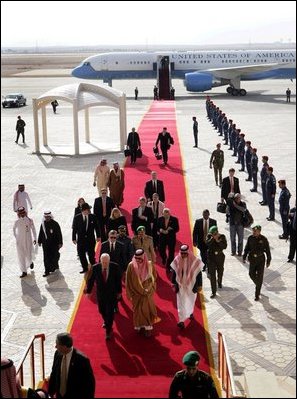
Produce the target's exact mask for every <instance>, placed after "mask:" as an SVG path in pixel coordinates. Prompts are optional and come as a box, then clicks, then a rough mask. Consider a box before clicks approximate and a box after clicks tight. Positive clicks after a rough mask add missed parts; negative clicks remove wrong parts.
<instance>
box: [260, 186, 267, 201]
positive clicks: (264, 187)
mask: <svg viewBox="0 0 297 399" xmlns="http://www.w3.org/2000/svg"><path fill="white" fill-rule="evenodd" d="M261 187H262V196H263V202H265V204H267V192H266V181H264V182H263V181H262V182H261Z"/></svg>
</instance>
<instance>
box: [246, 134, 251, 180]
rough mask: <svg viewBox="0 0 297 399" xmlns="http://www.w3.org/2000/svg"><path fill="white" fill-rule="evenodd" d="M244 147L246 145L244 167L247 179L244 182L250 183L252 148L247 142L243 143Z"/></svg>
mask: <svg viewBox="0 0 297 399" xmlns="http://www.w3.org/2000/svg"><path fill="white" fill-rule="evenodd" d="M245 145H246V150H245V166H246V170H247V172H248V178H247V179H245V181H252V164H251V159H252V146H251V142H250V141H249V140H248V141H246V142H245Z"/></svg>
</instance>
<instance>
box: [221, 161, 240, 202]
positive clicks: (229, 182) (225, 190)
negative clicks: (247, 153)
mask: <svg viewBox="0 0 297 399" xmlns="http://www.w3.org/2000/svg"><path fill="white" fill-rule="evenodd" d="M234 174H235V169H233V168H231V169H229V176H227V177H224V179H223V182H222V189H221V198H222V201H223V200H225V201H226V202H227V199H228V195H229V194H230V193H233V194H236V193H238V194H240V188H239V180H238V178H237V177H235V176H234Z"/></svg>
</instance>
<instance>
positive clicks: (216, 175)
mask: <svg viewBox="0 0 297 399" xmlns="http://www.w3.org/2000/svg"><path fill="white" fill-rule="evenodd" d="M213 171H214V177H215V181H216V184H218V175H219V179H220V186H221V185H222V168H216V167H215V166H214V167H213Z"/></svg>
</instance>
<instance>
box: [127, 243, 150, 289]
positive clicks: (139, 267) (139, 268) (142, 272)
mask: <svg viewBox="0 0 297 399" xmlns="http://www.w3.org/2000/svg"><path fill="white" fill-rule="evenodd" d="M135 255H136V256H137V257H138V258H142V259H143V262H142V263H141V264H139V263H137V261H136V259H135ZM135 255H134V256H133V258H132V265H133V269H134V271H135V273H136V274H137V276H138V278H139V280H140V282H141V283H143V282H144V281H145V280H147V278H148V275H149V274H151V276H150V277H152V278H153V279H154V277H153V275H152V273H151V270H150V269H151V268H150V267H149V263H148V258H147V255H146V253H145V252H144V250H143V249H141V248H140V249H137V250H136V252H135Z"/></svg>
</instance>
